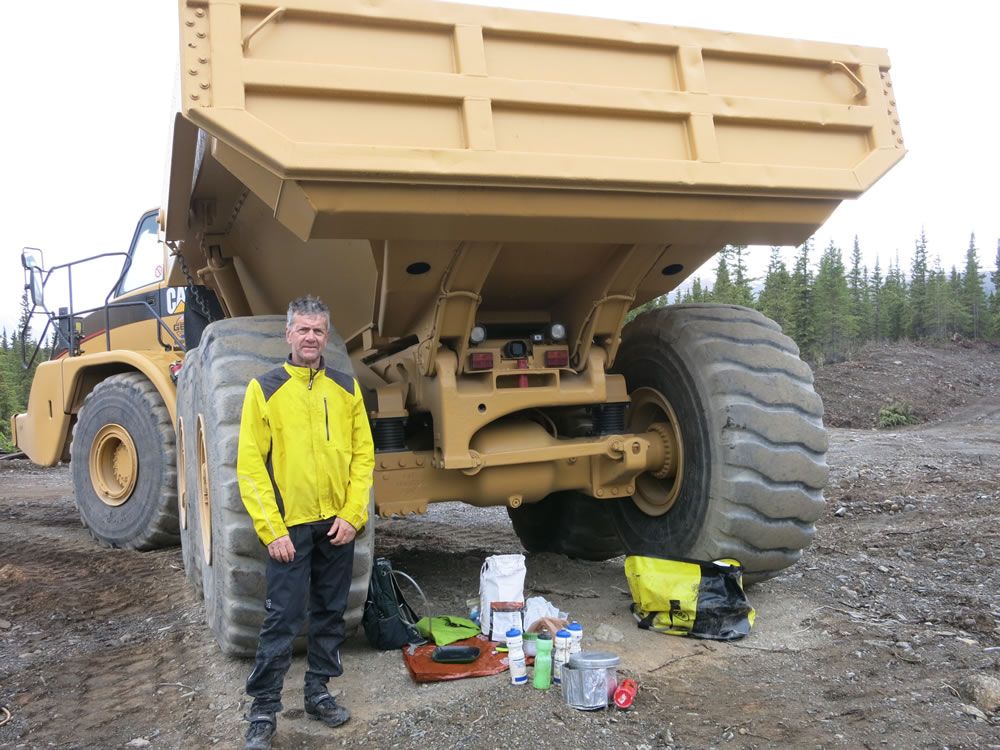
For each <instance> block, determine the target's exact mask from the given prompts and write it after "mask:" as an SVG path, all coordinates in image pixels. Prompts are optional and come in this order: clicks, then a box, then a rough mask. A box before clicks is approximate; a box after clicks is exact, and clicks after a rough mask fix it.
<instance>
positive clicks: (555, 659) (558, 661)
mask: <svg viewBox="0 0 1000 750" xmlns="http://www.w3.org/2000/svg"><path fill="white" fill-rule="evenodd" d="M571 639H572V634H571V633H570V632H569V631H568V630H566V628H563V629H562V630H560V631H559V632H558V633H556V640H555V650H554V651H553V652H552V682H554V683H556V684H557V685H558V684H560V683H561V682H562V668H563V665H564V664H565V663H566V662H568V661H569V644H570V640H571Z"/></svg>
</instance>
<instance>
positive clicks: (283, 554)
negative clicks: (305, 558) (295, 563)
mask: <svg viewBox="0 0 1000 750" xmlns="http://www.w3.org/2000/svg"><path fill="white" fill-rule="evenodd" d="M267 554H269V555H270V556H271V557H273V558H274V559H275V560H277V561H278V562H283V563H289V562H291V561H292V560H294V559H295V545H294V544H292V540H291V538H290V537H289V536H288V534H285V535H284V536H279V537H278V538H277V539H275V540H274V541H273V542H271V543H270V544H269V545H267Z"/></svg>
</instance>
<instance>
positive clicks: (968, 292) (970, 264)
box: [961, 234, 987, 339]
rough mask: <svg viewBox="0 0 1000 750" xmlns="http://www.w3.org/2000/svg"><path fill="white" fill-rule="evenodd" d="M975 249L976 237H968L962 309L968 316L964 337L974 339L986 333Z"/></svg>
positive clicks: (983, 302) (983, 295)
mask: <svg viewBox="0 0 1000 750" xmlns="http://www.w3.org/2000/svg"><path fill="white" fill-rule="evenodd" d="M977 252H978V250H977V249H976V235H975V234H972V235H971V236H970V237H969V249H968V250H966V252H965V273H964V274H963V275H962V296H961V301H962V307H963V308H964V309H965V311H966V313H967V314H968V321H969V324H968V328H967V329H966V332H965V333H966V335H968V336H971V337H972V338H974V339H977V338H979V337H980V336H982V335H983V334H984V333H985V332H986V324H987V315H986V312H987V309H986V293H985V292H984V291H983V277H984V276H985V275H986V274H984V273H981V272H980V270H979V258H978V256H977Z"/></svg>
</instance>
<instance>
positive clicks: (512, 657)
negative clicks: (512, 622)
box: [507, 628, 528, 685]
mask: <svg viewBox="0 0 1000 750" xmlns="http://www.w3.org/2000/svg"><path fill="white" fill-rule="evenodd" d="M507 663H508V664H509V666H510V682H511V684H512V685H527V684H528V665H527V664H526V663H525V661H524V639H523V638H522V637H521V631H520V630H518V629H517V628H511V629H510V630H508V631H507Z"/></svg>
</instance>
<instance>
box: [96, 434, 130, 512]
mask: <svg viewBox="0 0 1000 750" xmlns="http://www.w3.org/2000/svg"><path fill="white" fill-rule="evenodd" d="M138 477H139V455H138V453H137V452H136V449H135V443H134V442H133V441H132V436H131V435H129V433H128V430H126V429H125V428H124V427H122V426H121V425H119V424H107V425H104V427H102V428H101V429H100V430H99V431H98V432H97V435H95V436H94V441H93V442H92V443H91V445H90V482H91V484H92V485H93V487H94V492H95V493H96V494H97V497H99V498H100V500H101V502H102V503H104V504H105V505H110V506H111V507H117V506H119V505H122V504H124V503H125V502H126V501H127V500H128V499H129V497H131V495H132V490H134V489H135V484H136V481H137V480H138Z"/></svg>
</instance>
